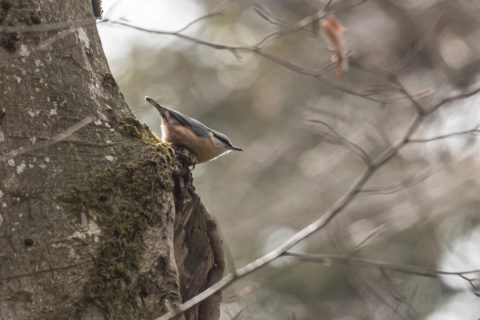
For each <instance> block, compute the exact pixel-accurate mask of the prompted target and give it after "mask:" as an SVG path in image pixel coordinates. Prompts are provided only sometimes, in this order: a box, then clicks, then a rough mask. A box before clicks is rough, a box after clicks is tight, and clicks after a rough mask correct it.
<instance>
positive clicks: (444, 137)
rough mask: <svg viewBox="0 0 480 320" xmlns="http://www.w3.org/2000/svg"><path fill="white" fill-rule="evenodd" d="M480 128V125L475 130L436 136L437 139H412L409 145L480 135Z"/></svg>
mask: <svg viewBox="0 0 480 320" xmlns="http://www.w3.org/2000/svg"><path fill="white" fill-rule="evenodd" d="M479 127H480V125H478V126H476V127H475V128H473V129H470V130H465V131H458V132H452V133H447V134H443V135H441V136H436V137H432V138H423V139H410V140H408V142H409V143H425V142H431V141H436V140H442V139H446V138H451V137H457V136H463V135H468V134H472V135H473V134H477V133H480V129H479Z"/></svg>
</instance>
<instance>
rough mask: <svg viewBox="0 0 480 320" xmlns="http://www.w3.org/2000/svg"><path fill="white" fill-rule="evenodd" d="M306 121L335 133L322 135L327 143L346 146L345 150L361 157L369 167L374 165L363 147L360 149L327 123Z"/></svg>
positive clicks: (314, 120) (313, 120) (317, 120)
mask: <svg viewBox="0 0 480 320" xmlns="http://www.w3.org/2000/svg"><path fill="white" fill-rule="evenodd" d="M306 121H308V122H311V123H318V124H322V125H324V126H325V127H327V129H328V130H330V131H331V132H332V133H333V135H332V134H330V133H328V132H322V134H323V135H324V136H325V137H326V138H327V142H330V143H335V144H340V145H342V146H344V147H345V148H347V149H348V150H350V151H352V152H353V153H355V154H356V155H357V156H359V157H360V158H361V159H362V160H363V161H364V162H365V164H366V165H367V166H370V165H371V164H372V160H371V159H370V156H369V155H368V153H367V152H366V151H365V150H364V149H363V148H362V147H360V146H359V145H358V144H356V143H354V142H352V141H350V140H349V139H347V138H345V137H344V136H342V135H341V134H339V133H338V132H337V131H335V130H334V129H333V128H332V127H331V126H330V125H329V124H328V123H326V122H325V121H323V120H319V119H307V120H306Z"/></svg>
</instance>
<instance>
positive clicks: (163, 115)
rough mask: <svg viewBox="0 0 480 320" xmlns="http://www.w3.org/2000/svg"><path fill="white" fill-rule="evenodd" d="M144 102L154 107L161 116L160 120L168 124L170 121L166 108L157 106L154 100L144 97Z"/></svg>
mask: <svg viewBox="0 0 480 320" xmlns="http://www.w3.org/2000/svg"><path fill="white" fill-rule="evenodd" d="M145 100H146V101H147V102H148V103H150V104H151V105H152V106H154V107H155V108H156V109H157V110H158V112H160V115H161V116H162V118H163V119H164V120H165V121H167V122H169V121H170V112H169V110H168V109H167V108H165V107H162V106H161V105H159V104H158V103H157V102H156V101H155V100H153V99H152V98H150V97H145Z"/></svg>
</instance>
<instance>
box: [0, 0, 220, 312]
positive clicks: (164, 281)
mask: <svg viewBox="0 0 480 320" xmlns="http://www.w3.org/2000/svg"><path fill="white" fill-rule="evenodd" d="M1 4H2V5H1V6H0V23H1V26H2V27H4V26H25V25H28V26H30V27H33V26H39V27H42V26H43V25H45V24H51V23H58V22H64V21H78V20H84V19H87V18H92V19H93V13H92V6H91V3H90V1H87V0H82V1H79V0H65V1H47V0H38V1H1ZM0 46H1V47H0V73H1V77H0V94H1V95H0V159H1V160H0V179H1V181H0V319H153V318H155V317H158V316H160V315H161V314H163V313H164V312H166V311H169V310H171V309H172V308H174V307H175V305H176V304H178V303H181V302H182V301H184V300H186V299H188V298H190V297H192V296H193V295H195V294H196V293H198V292H199V291H201V290H202V289H204V288H206V287H207V286H208V285H209V284H211V283H213V282H215V281H216V280H218V279H219V278H220V277H221V275H222V273H223V268H224V258H223V251H222V247H221V240H220V238H219V237H218V235H217V232H216V226H215V222H214V221H213V220H212V219H211V218H210V216H209V214H208V212H207V211H206V209H205V208H204V207H203V205H202V203H201V201H200V199H199V197H198V196H197V195H196V194H195V192H194V189H193V185H192V178H191V174H190V171H189V169H188V161H189V159H191V156H190V155H189V154H188V152H186V151H184V150H176V153H174V152H173V151H172V149H171V148H170V147H168V146H166V145H164V144H162V143H159V141H158V140H157V138H156V137H155V136H154V135H153V134H152V133H151V131H150V130H149V129H148V128H146V127H145V126H142V125H140V124H139V123H138V122H137V121H136V120H135V119H134V118H133V117H132V114H131V112H130V110H129V109H128V106H127V105H126V103H125V101H124V99H123V96H122V94H121V93H120V92H119V89H118V87H117V85H116V83H115V81H114V79H113V77H112V75H111V74H110V71H109V68H108V64H107V62H106V59H105V56H104V53H103V49H102V47H101V43H100V40H99V37H98V33H97V30H96V27H95V24H92V23H90V24H85V25H83V26H80V27H78V28H68V29H62V30H50V31H42V32H18V33H11V32H5V29H4V30H3V31H2V32H0ZM88 117H91V122H90V123H88V124H86V125H85V126H83V127H82V128H81V129H79V130H77V131H76V132H74V133H73V134H67V135H66V136H65V135H64V136H62V137H61V139H60V138H59V136H58V135H59V134H61V133H62V132H63V133H65V130H66V129H67V128H71V127H72V126H74V125H75V124H78V123H81V121H82V120H85V119H88ZM20 147H24V148H23V149H19V148H20ZM12 151H18V152H12ZM219 304H220V296H216V297H213V298H212V299H210V300H209V301H207V302H205V303H203V304H200V305H199V306H197V307H196V308H194V309H192V310H191V311H189V312H188V313H186V314H185V315H184V316H183V317H184V318H185V319H217V318H218V317H219Z"/></svg>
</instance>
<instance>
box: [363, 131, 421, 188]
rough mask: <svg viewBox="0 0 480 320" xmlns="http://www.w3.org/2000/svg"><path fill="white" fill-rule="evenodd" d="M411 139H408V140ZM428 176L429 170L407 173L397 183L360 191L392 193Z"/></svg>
mask: <svg viewBox="0 0 480 320" xmlns="http://www.w3.org/2000/svg"><path fill="white" fill-rule="evenodd" d="M410 141H411V140H409V142H410ZM429 176H430V170H428V169H427V170H424V171H423V172H420V173H419V174H417V175H408V176H406V177H405V178H404V179H402V181H401V182H400V183H399V184H396V185H393V186H387V187H376V188H363V189H362V190H360V192H363V193H374V194H392V193H396V192H399V191H402V190H404V189H407V188H409V187H412V186H414V185H417V184H419V183H421V182H423V181H425V180H426V179H427V178H428V177H429Z"/></svg>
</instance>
